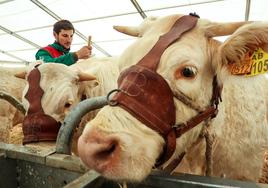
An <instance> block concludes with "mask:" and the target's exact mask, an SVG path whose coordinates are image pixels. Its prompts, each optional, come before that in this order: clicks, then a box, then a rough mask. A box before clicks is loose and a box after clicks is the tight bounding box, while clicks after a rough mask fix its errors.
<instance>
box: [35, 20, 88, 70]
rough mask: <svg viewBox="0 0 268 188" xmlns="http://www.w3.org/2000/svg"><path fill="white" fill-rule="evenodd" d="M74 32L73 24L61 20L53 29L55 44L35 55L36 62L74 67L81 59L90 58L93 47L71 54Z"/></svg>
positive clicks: (84, 47) (86, 47)
mask: <svg viewBox="0 0 268 188" xmlns="http://www.w3.org/2000/svg"><path fill="white" fill-rule="evenodd" d="M74 32H75V30H74V27H73V24H72V23H71V22H70V21H68V20H60V21H58V22H56V23H55V24H54V27H53V35H54V38H55V42H54V43H53V44H50V45H48V46H46V47H44V48H41V49H39V50H38V51H37V53H36V54H35V58H36V60H42V61H44V62H55V63H63V64H65V65H72V64H74V63H75V62H77V61H78V60H79V59H87V58H89V57H90V55H91V50H92V47H91V46H83V47H82V48H81V49H80V50H78V51H77V52H70V47H71V44H72V41H73V35H74Z"/></svg>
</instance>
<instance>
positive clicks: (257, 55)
mask: <svg viewBox="0 0 268 188" xmlns="http://www.w3.org/2000/svg"><path fill="white" fill-rule="evenodd" d="M228 69H229V70H230V72H231V73H232V74H234V75H246V76H254V75H258V74H264V73H267V72H268V53H267V52H265V51H264V50H263V49H262V48H258V49H257V50H255V51H254V52H253V53H252V54H250V53H247V54H246V55H245V58H244V60H243V61H241V62H236V63H232V64H229V65H228Z"/></svg>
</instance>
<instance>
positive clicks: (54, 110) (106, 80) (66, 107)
mask: <svg viewBox="0 0 268 188" xmlns="http://www.w3.org/2000/svg"><path fill="white" fill-rule="evenodd" d="M116 61H117V57H103V58H90V59H87V60H83V61H79V62H77V63H76V64H74V65H72V66H66V65H63V64H57V63H43V64H41V65H40V66H39V67H38V70H39V72H40V75H41V78H40V86H41V88H42V89H43V91H44V94H43V96H42V99H41V104H42V108H43V110H44V113H45V114H47V115H49V116H51V117H53V118H54V119H55V120H56V121H57V122H60V123H62V122H63V120H64V118H65V116H66V115H67V114H68V113H69V111H70V110H71V109H72V108H73V107H74V106H75V105H76V104H77V103H78V102H80V101H81V100H82V99H85V98H91V97H95V96H99V95H105V94H107V93H108V92H109V91H110V90H111V89H114V88H116V86H117V85H116V80H117V77H118V75H119V70H118V65H117V62H116ZM31 70H32V69H31V68H30V69H29V70H27V71H26V72H25V71H24V72H21V73H19V74H20V75H22V77H25V76H26V77H25V78H27V77H28V74H29V72H30V71H31ZM91 75H92V76H93V77H95V78H96V79H94V80H92V78H93V77H92V76H91ZM28 88H29V83H27V85H26V87H25V89H24V92H23V98H22V103H23V105H24V106H25V109H26V113H28V109H29V102H28V100H26V98H25V95H26V93H27V91H28ZM95 113H96V111H95V112H90V113H88V114H87V116H85V117H84V119H85V120H88V119H90V118H91V117H93V116H94V115H95ZM85 120H83V121H85ZM82 130H83V122H82V123H81V126H79V129H78V130H77V135H76V136H79V135H80V134H81V132H82ZM16 134H17V135H16V136H14V135H13V138H15V137H17V138H18V137H20V140H21V142H22V139H23V135H22V132H20V133H19V131H17V132H16ZM18 134H20V136H18ZM74 141H76V139H74ZM75 148H76V143H74V148H73V149H74V152H75Z"/></svg>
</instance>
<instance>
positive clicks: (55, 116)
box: [17, 63, 96, 143]
mask: <svg viewBox="0 0 268 188" xmlns="http://www.w3.org/2000/svg"><path fill="white" fill-rule="evenodd" d="M17 76H20V77H24V76H26V77H25V78H26V79H27V80H28V83H27V85H26V87H25V89H24V92H23V99H22V103H23V105H24V106H25V108H26V111H27V112H26V115H27V116H26V117H25V119H24V122H23V132H24V141H23V142H24V143H29V142H36V141H49V140H55V139H56V136H57V131H58V130H59V126H60V123H61V122H63V120H64V117H65V116H66V115H67V114H68V113H69V111H70V109H71V108H72V107H73V106H74V105H75V104H77V103H78V102H79V101H80V100H81V98H82V92H81V87H80V85H81V84H80V83H81V82H83V81H90V80H95V79H96V78H95V77H94V76H91V75H89V74H85V73H82V72H76V71H73V70H72V69H71V68H70V67H67V66H65V65H62V64H55V63H49V64H41V65H39V66H36V67H34V68H33V69H30V70H29V72H28V73H27V72H26V71H25V72H21V73H18V75H17Z"/></svg>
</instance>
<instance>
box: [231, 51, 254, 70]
mask: <svg viewBox="0 0 268 188" xmlns="http://www.w3.org/2000/svg"><path fill="white" fill-rule="evenodd" d="M251 57H252V56H251V55H250V54H249V53H247V54H246V55H245V57H244V59H243V61H240V62H235V63H230V64H228V69H229V71H230V72H231V73H232V74H234V75H246V74H249V73H250V72H251V66H252V63H253V62H252V59H251Z"/></svg>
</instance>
